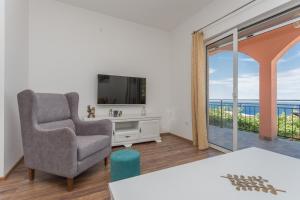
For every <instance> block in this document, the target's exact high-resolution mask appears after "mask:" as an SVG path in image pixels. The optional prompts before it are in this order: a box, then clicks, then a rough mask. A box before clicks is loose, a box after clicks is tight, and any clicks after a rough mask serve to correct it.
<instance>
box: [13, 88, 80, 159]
mask: <svg viewBox="0 0 300 200" xmlns="http://www.w3.org/2000/svg"><path fill="white" fill-rule="evenodd" d="M70 94H73V96H75V97H77V96H78V94H77V93H70ZM67 96H68V94H66V95H65V94H48V93H35V92H33V91H32V90H24V91H22V92H20V93H19V94H18V105H19V113H20V122H21V132H22V140H23V146H24V153H25V151H26V146H27V145H30V142H31V140H32V137H34V135H33V133H34V130H35V128H42V129H58V128H64V127H68V128H70V129H72V130H73V131H74V132H76V131H75V130H76V128H75V124H74V122H73V118H74V116H75V117H76V116H77V117H78V113H76V114H74V113H72V112H71V110H72V111H74V110H75V111H78V108H76V109H74V107H76V106H77V107H78V104H76V101H75V104H74V103H69V101H72V99H74V98H69V97H67ZM71 96H72V95H71ZM70 105H71V106H70ZM72 107H73V108H72Z"/></svg>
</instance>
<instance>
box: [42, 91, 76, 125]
mask: <svg viewBox="0 0 300 200" xmlns="http://www.w3.org/2000/svg"><path fill="white" fill-rule="evenodd" d="M36 100H37V120H38V123H46V122H53V121H61V120H66V119H70V118H71V112H70V108H69V103H68V99H67V97H66V96H65V95H64V94H46V93H37V94H36Z"/></svg>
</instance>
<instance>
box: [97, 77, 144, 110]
mask: <svg viewBox="0 0 300 200" xmlns="http://www.w3.org/2000/svg"><path fill="white" fill-rule="evenodd" d="M97 103H98V104H119V105H122V104H136V105H138V104H146V78H138V77H125V76H113V75H105V74H98V98H97Z"/></svg>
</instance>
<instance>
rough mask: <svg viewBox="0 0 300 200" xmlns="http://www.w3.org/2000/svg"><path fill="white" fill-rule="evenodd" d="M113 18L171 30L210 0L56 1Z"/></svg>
mask: <svg viewBox="0 0 300 200" xmlns="http://www.w3.org/2000/svg"><path fill="white" fill-rule="evenodd" d="M58 1H61V2H64V3H69V4H72V5H74V6H78V7H82V8H86V9H90V10H94V11H98V12H101V13H103V14H107V15H110V16H113V17H117V18H121V19H125V20H129V21H133V22H136V23H139V24H144V25H147V26H154V27H157V28H160V29H164V30H171V29H173V28H174V27H176V25H178V24H179V23H180V22H182V21H184V20H186V19H187V18H189V17H190V16H192V15H194V14H196V13H197V12H198V11H199V10H201V8H203V7H205V6H206V5H207V4H209V3H210V2H211V1H212V0H58Z"/></svg>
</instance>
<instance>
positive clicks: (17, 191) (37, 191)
mask: <svg viewBox="0 0 300 200" xmlns="http://www.w3.org/2000/svg"><path fill="white" fill-rule="evenodd" d="M162 141H163V142H161V143H155V142H150V143H143V144H138V145H134V146H133V148H134V149H136V150H138V151H140V152H141V165H142V173H143V174H144V173H149V172H153V171H157V170H160V169H164V168H168V167H173V166H176V165H180V164H184V163H188V162H192V161H196V160H200V159H205V158H208V157H212V156H216V155H219V154H221V153H220V152H219V151H216V150H214V149H208V150H206V151H198V150H197V149H196V148H195V147H193V146H192V144H191V142H189V141H187V140H184V139H181V138H178V137H176V136H173V135H171V134H164V135H163V136H162ZM117 149H119V148H114V149H113V150H117ZM26 175H27V170H26V168H25V167H24V164H23V162H22V163H21V164H19V166H17V167H16V169H14V171H13V172H12V173H11V175H10V176H9V177H8V179H7V180H5V181H0V199H1V200H2V199H5V200H25V199H30V200H37V199H39V200H40V199H45V200H50V199H51V200H53V199H61V200H62V199H63V200H68V199H75V200H91V199H97V200H102V199H107V200H108V199H110V198H109V192H108V184H107V183H108V182H109V179H110V178H109V167H108V168H107V169H105V168H104V164H103V163H99V164H98V165H96V166H94V167H92V168H91V169H89V170H87V171H86V172H85V173H83V174H81V175H80V176H78V177H77V178H76V179H75V186H74V190H73V191H72V192H67V191H66V184H65V183H66V182H65V179H64V178H60V177H57V176H53V175H49V174H46V173H43V172H39V171H37V172H36V176H35V180H34V181H33V182H30V181H29V180H28V178H27V176H26Z"/></svg>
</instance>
